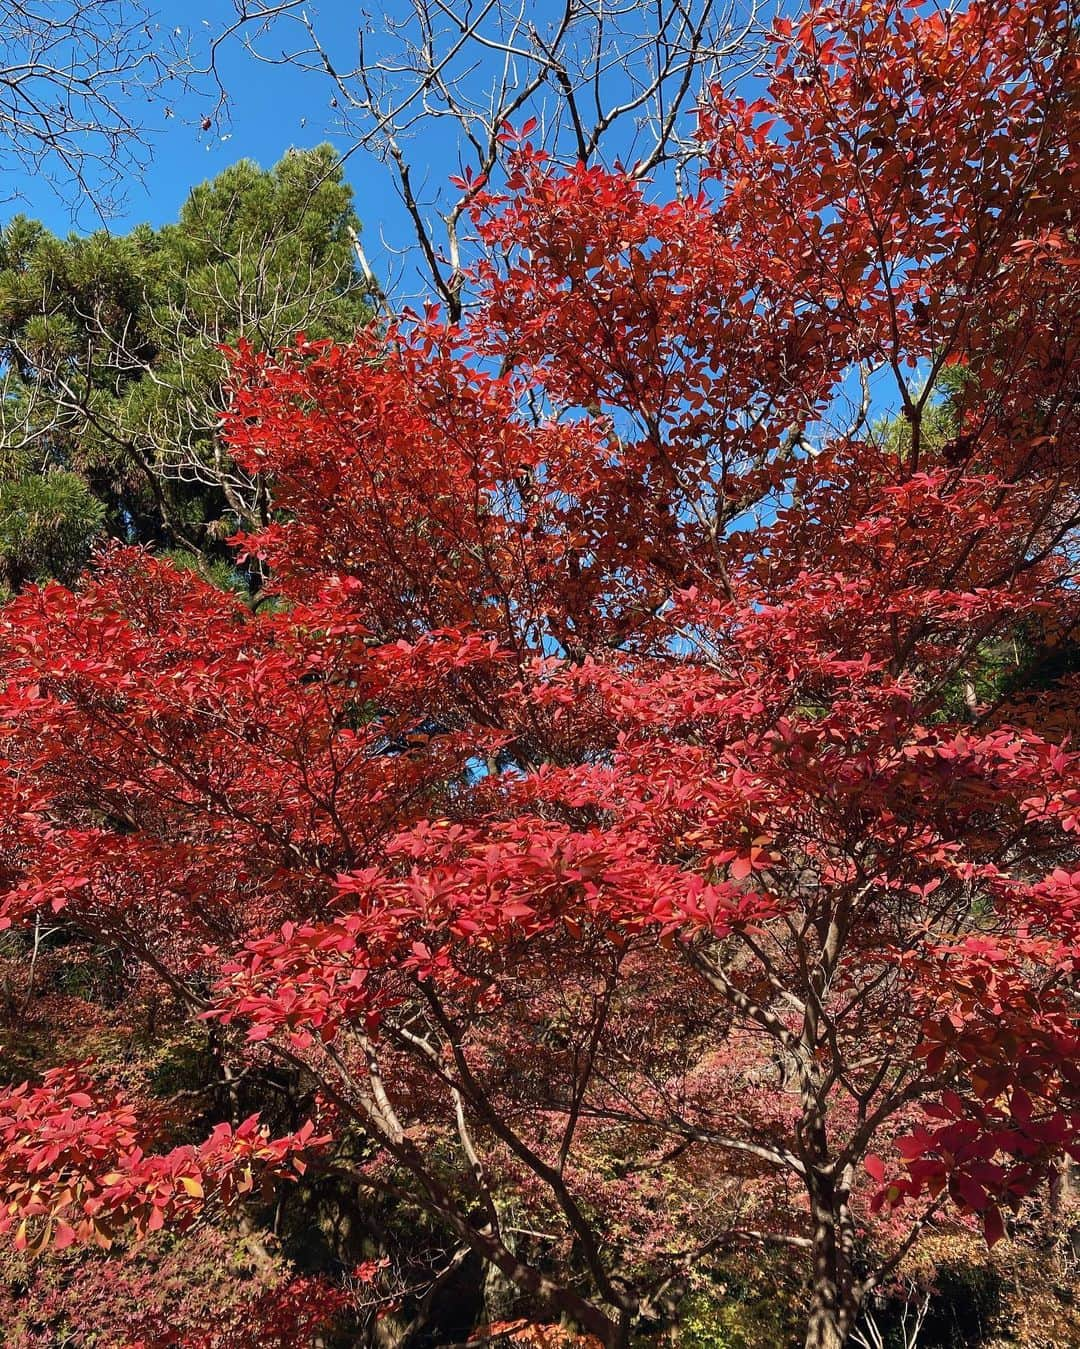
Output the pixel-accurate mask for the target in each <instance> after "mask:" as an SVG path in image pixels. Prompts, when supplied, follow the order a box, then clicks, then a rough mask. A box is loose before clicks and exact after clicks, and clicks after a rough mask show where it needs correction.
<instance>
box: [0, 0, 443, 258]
mask: <svg viewBox="0 0 1080 1349" xmlns="http://www.w3.org/2000/svg"><path fill="white" fill-rule="evenodd" d="M359 9H360V7H359V5H357V4H355V3H353V0H325V2H324V3H323V5H322V6H321V8H320V10H319V27H320V32H321V33H322V34H324V35H325V36H326V38H327V40H328V41H329V42H333V43H334V44H335V46H336V47H337V48H338V49H339V50H341V51H342V52H343V54H344V53H346V52H348V53H350V54H351V53H352V52H354V51H355V30H356V16H357V14H358V12H359ZM231 15H232V6H231V4H230V3H229V0H196V3H195V4H194V5H192V4H181V3H177V0H165V3H163V4H161V5H160V6H159V23H160V25H161V28H162V30H163V36H164V35H167V36H169V37H171V36H172V35H173V34H174V31H175V29H177V28H182V29H184V30H186V31H188V32H190V34H191V37H192V39H193V40H194V42H195V43H196V44H197V48H196V49H198V44H202V43H205V41H206V38H207V35H208V33H209V32H211V31H213V29H215V28H217V27H218V26H220V25H223V24H224V23H225V22H227V20H228V19H229V17H230V16H231ZM220 69H221V74H222V76H223V81H224V84H225V85H226V87H227V89H228V91H229V94H230V107H229V116H228V121H227V123H223V124H222V125H221V126H220V127H215V128H213V129H212V130H211V131H209V132H203V131H202V130H201V129H200V127H199V121H200V118H201V117H202V116H203V115H204V114H205V113H206V112H207V111H208V110H209V109H210V108H211V107H212V104H213V99H212V97H211V96H210V94H209V93H204V94H203V95H202V96H200V95H199V94H197V93H194V92H192V93H188V94H183V93H181V92H180V91H179V90H177V91H175V96H172V97H169V98H168V100H167V102H162V103H160V104H157V103H152V104H146V103H145V102H144V106H143V107H141V108H140V106H139V102H138V101H135V100H133V101H132V103H131V105H130V107H131V111H132V114H133V115H134V116H135V117H137V118H139V119H140V120H141V121H142V122H143V124H144V125H145V127H146V129H147V139H148V141H149V143H150V146H151V148H152V153H153V159H152V162H151V163H150V165H149V168H148V170H147V171H146V172H145V174H144V175H143V179H142V181H141V182H138V181H134V180H133V181H131V182H130V183H129V185H128V188H127V192H126V197H127V202H126V206H125V208H124V209H123V210H122V211H120V212H119V213H117V214H114V215H113V216H111V217H110V220H109V227H110V228H111V229H113V230H116V231H118V232H123V231H126V230H127V229H129V228H130V227H131V226H133V225H135V224H137V223H139V222H142V221H146V222H149V223H150V224H152V225H161V224H164V223H166V222H167V221H170V220H174V219H175V218H176V216H177V213H178V212H179V209H180V206H181V203H182V202H183V200H184V198H185V197H186V196H187V193H188V191H189V190H190V188H191V187H192V186H194V185H195V184H196V183H199V182H202V181H203V180H204V179H206V178H210V177H213V176H214V175H215V174H217V173H220V172H221V170H222V169H224V168H226V167H227V166H228V165H229V164H232V163H234V162H235V161H236V160H237V159H241V158H244V157H248V158H252V159H255V160H257V161H258V162H259V163H260V164H261V165H263V167H269V166H270V165H272V164H274V163H276V162H277V160H279V159H280V158H281V156H282V155H283V154H284V153H285V152H286V151H287V150H288V149H289V148H290V146H295V147H298V148H306V147H309V146H313V145H317V144H319V143H320V142H322V141H330V142H331V143H334V144H336V145H337V146H338V148H339V149H341V150H345V149H347V148H348V142H347V141H345V140H342V139H341V138H340V137H335V136H334V135H333V134H328V131H330V125H331V112H330V109H329V107H328V99H329V91H328V88H327V86H326V84H325V82H324V81H323V80H322V79H320V78H318V77H317V76H315V75H314V74H311V73H307V72H304V71H301V70H297V69H295V68H293V67H291V66H289V65H280V66H269V65H263V64H259V63H256V62H254V61H253V60H252V58H251V57H250V56H248V55H247V54H246V53H245V52H244V51H243V50H242V49H241V48H240V47H239V45H238V44H236V43H235V42H234V43H231V44H229V45H227V46H224V47H223V48H222V49H221V53H220ZM140 101H141V100H140ZM167 106H168V107H169V108H170V109H171V111H172V114H173V115H172V116H171V117H166V113H165V108H166V107H167ZM447 172H452V169H451V168H450V167H448V168H447ZM347 174H348V178H349V181H350V182H351V184H352V186H353V189H354V191H355V194H356V204H357V210H358V213H359V214H360V216H361V219H362V220H363V221H364V224H365V240H366V241H367V242H369V243H370V245H371V247H372V250H373V251H374V249H375V245H376V243H377V240H378V237H379V232H380V229H385V230H386V231H387V232H388V233H389V234H390V235H391V236H392V237H393V238H394V239H395V240H399V239H401V231H402V230H403V229H404V228H405V227H406V222H405V220H404V218H403V216H402V212H401V208H400V206H399V204H398V202H397V199H396V197H395V195H394V192H393V188H392V184H391V180H390V178H389V176H388V175H387V173H386V172H385V171H384V170H383V169H382V167H381V166H380V165H379V164H377V163H376V162H374V161H373V160H372V159H370V158H369V157H367V156H364V155H355V156H353V157H352V159H351V160H350V161H349V164H348V170H347ZM6 186H7V188H8V190H9V191H11V192H13V193H16V194H17V195H18V198H19V199H18V200H17V201H12V202H10V203H5V204H4V205H3V206H2V207H0V220H6V219H8V218H10V216H11V215H13V214H15V213H16V212H18V211H22V212H24V213H25V214H28V215H32V216H35V217H37V218H39V219H41V220H43V221H44V222H45V223H46V224H47V225H48V226H49V228H50V229H52V230H54V231H56V232H58V233H66V232H67V231H68V230H70V229H72V228H77V229H79V231H80V232H83V231H85V230H88V229H90V228H92V227H93V226H94V225H95V224H96V223H97V222H95V220H94V219H93V217H92V215H89V214H88V213H87V212H86V211H83V212H82V213H81V214H79V216H78V217H77V218H75V219H73V215H72V210H71V206H70V204H69V203H67V202H65V201H63V200H60V199H59V198H58V197H57V195H56V193H55V192H54V191H53V190H52V189H51V188H50V186H49V184H48V183H47V182H46V181H45V180H44V179H43V178H41V177H37V176H34V175H30V174H26V173H21V172H14V173H10V172H9V173H8V175H7V183H6Z"/></svg>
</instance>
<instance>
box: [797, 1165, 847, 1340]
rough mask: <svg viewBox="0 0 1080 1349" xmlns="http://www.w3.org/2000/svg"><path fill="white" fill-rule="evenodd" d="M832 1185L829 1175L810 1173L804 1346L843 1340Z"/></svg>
mask: <svg viewBox="0 0 1080 1349" xmlns="http://www.w3.org/2000/svg"><path fill="white" fill-rule="evenodd" d="M834 1199H835V1187H834V1185H833V1182H832V1178H831V1176H830V1177H826V1176H823V1175H821V1174H820V1173H819V1174H817V1175H813V1176H812V1178H811V1185H810V1213H811V1217H812V1219H813V1223H814V1236H813V1241H814V1246H813V1262H814V1265H813V1292H812V1295H811V1300H810V1316H809V1318H808V1320H807V1324H806V1349H843V1345H844V1343H845V1341H846V1340H847V1334H848V1329H849V1328H850V1327H849V1326H848V1325H846V1324H845V1321H846V1318H845V1317H844V1316H843V1313H842V1297H841V1287H840V1284H841V1274H840V1266H841V1252H840V1247H839V1243H838V1242H837V1233H836V1212H835V1206H834Z"/></svg>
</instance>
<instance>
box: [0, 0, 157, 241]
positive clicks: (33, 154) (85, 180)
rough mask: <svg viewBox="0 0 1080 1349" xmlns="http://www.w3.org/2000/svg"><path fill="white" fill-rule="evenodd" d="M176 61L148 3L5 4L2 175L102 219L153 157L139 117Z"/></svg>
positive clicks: (50, 0) (46, 0)
mask: <svg viewBox="0 0 1080 1349" xmlns="http://www.w3.org/2000/svg"><path fill="white" fill-rule="evenodd" d="M175 55H176V53H175V52H173V51H172V50H171V48H170V44H169V39H168V37H167V36H165V35H163V33H162V30H161V29H160V27H159V25H157V23H156V22H155V21H154V18H153V14H152V11H151V10H150V9H149V8H147V7H146V6H145V5H144V4H143V3H142V0H0V170H3V171H4V173H5V175H6V178H7V180H8V181H10V179H11V174H12V172H13V170H16V169H21V170H22V171H23V172H24V173H27V174H32V175H35V176H36V177H39V178H40V177H44V178H46V179H47V180H48V181H49V182H50V183H51V184H52V185H53V186H54V187H55V189H56V191H57V192H58V194H59V195H60V196H61V197H62V198H63V199H64V200H65V201H67V202H68V203H69V204H70V205H71V206H72V208H73V209H74V210H75V211H76V213H78V212H79V211H81V210H84V209H89V210H91V211H92V212H93V213H94V214H95V215H96V216H97V217H99V218H105V217H106V216H107V215H108V214H109V213H110V211H111V210H112V209H113V208H114V207H115V206H116V205H117V204H118V201H119V200H120V199H121V198H122V196H123V188H124V185H125V183H126V182H127V181H129V180H130V178H131V177H132V176H133V175H134V174H136V173H137V172H138V171H139V170H140V169H141V168H142V167H144V165H145V163H146V160H147V159H148V157H149V140H148V130H147V127H146V126H145V125H143V124H142V123H141V122H140V121H139V120H138V111H139V110H141V109H142V108H145V107H146V105H147V102H148V101H151V102H152V101H153V100H154V99H155V98H156V97H157V96H159V95H161V96H164V94H165V90H166V87H167V85H168V83H169V81H170V79H171V78H172V76H173V74H174V72H175V70H176V69H177V66H176V64H175V62H174V60H173V59H171V58H172V57H174V56H175ZM13 195H14V194H13Z"/></svg>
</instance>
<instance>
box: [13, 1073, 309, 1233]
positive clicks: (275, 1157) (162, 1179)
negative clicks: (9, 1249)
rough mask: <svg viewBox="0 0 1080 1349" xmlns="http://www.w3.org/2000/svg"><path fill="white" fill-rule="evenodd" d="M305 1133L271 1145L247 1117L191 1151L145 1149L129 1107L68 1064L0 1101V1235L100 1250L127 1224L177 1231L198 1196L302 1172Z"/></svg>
mask: <svg viewBox="0 0 1080 1349" xmlns="http://www.w3.org/2000/svg"><path fill="white" fill-rule="evenodd" d="M313 1134H314V1128H313V1126H311V1125H310V1124H308V1125H305V1126H303V1127H302V1128H301V1129H300V1130H299V1131H298V1132H297V1133H296V1134H294V1135H291V1136H289V1137H285V1138H275V1139H271V1138H269V1137H268V1136H267V1133H266V1131H265V1130H264V1129H261V1128H260V1127H259V1125H258V1121H257V1120H256V1119H255V1118H254V1117H252V1118H251V1119H248V1120H245V1121H244V1122H243V1123H242V1124H240V1125H238V1126H237V1127H236V1128H233V1127H232V1126H230V1125H228V1124H219V1125H218V1126H217V1127H216V1128H215V1130H214V1131H213V1133H212V1134H211V1136H210V1137H209V1138H208V1139H207V1140H206V1142H204V1143H202V1144H200V1145H199V1146H198V1147H190V1146H185V1147H177V1148H173V1149H172V1150H171V1151H169V1152H166V1153H159V1154H154V1153H147V1152H146V1151H145V1148H146V1146H147V1144H148V1141H149V1140H148V1137H147V1123H146V1121H145V1119H140V1117H139V1114H138V1112H137V1110H136V1108H135V1106H134V1105H133V1104H131V1103H129V1102H127V1101H125V1100H123V1099H121V1098H120V1097H118V1096H111V1097H110V1096H104V1095H102V1093H101V1091H100V1089H99V1088H97V1087H96V1086H95V1085H94V1083H93V1081H92V1080H91V1079H89V1078H88V1077H87V1075H86V1073H85V1071H82V1070H80V1069H78V1068H60V1069H54V1070H52V1071H50V1072H48V1073H46V1074H45V1077H44V1079H43V1081H42V1083H41V1085H40V1086H38V1087H31V1086H29V1085H28V1084H27V1083H22V1084H21V1085H20V1086H16V1087H13V1088H10V1089H8V1090H7V1091H5V1092H4V1093H3V1094H2V1096H0V1143H2V1145H3V1146H2V1148H0V1194H2V1195H3V1209H2V1210H0V1233H5V1234H6V1233H9V1232H14V1243H15V1246H16V1249H19V1250H23V1249H26V1248H27V1247H30V1246H32V1247H34V1248H35V1249H41V1248H42V1247H44V1246H46V1245H49V1244H50V1243H51V1244H52V1245H53V1246H54V1247H56V1248H57V1249H60V1250H62V1249H64V1248H65V1247H67V1246H70V1245H71V1244H72V1243H73V1242H76V1241H92V1242H94V1243H96V1244H97V1245H99V1246H103V1247H106V1248H108V1247H109V1246H110V1245H111V1244H112V1241H113V1238H114V1236H115V1234H116V1232H117V1231H118V1230H122V1229H124V1228H126V1227H128V1226H131V1227H134V1228H135V1230H136V1231H139V1232H143V1231H145V1232H155V1231H159V1230H160V1229H161V1228H163V1227H164V1226H165V1225H166V1223H168V1224H170V1225H174V1226H177V1227H180V1228H183V1227H185V1226H187V1225H189V1224H190V1223H191V1222H192V1221H193V1220H194V1218H195V1217H196V1216H197V1215H198V1214H199V1213H200V1211H201V1210H202V1208H203V1206H204V1204H205V1202H206V1199H207V1195H208V1192H209V1193H210V1195H212V1196H213V1197H214V1198H217V1199H219V1200H220V1201H221V1202H223V1203H226V1204H227V1203H229V1202H230V1201H231V1200H232V1198H233V1197H234V1196H235V1195H236V1194H244V1193H247V1192H249V1191H251V1190H252V1188H253V1187H254V1185H255V1183H256V1175H257V1173H260V1172H261V1173H262V1174H263V1175H267V1174H271V1175H278V1176H285V1175H287V1174H289V1173H292V1174H294V1175H295V1174H299V1173H302V1171H303V1169H304V1162H303V1160H302V1158H301V1156H300V1154H301V1153H302V1152H303V1151H304V1150H305V1149H306V1148H308V1147H309V1146H311V1145H312V1143H313V1142H316V1141H318V1140H313Z"/></svg>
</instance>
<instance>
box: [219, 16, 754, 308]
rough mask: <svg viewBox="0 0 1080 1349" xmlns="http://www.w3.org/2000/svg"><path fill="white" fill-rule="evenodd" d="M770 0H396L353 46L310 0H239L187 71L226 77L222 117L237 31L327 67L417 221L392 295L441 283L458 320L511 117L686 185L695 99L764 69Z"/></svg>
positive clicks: (266, 49) (554, 152) (259, 47)
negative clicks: (471, 218)
mask: <svg viewBox="0 0 1080 1349" xmlns="http://www.w3.org/2000/svg"><path fill="white" fill-rule="evenodd" d="M767 2H768V0H552V3H551V4H545V5H537V4H535V3H534V2H533V0H390V3H388V4H387V6H386V7H385V10H384V12H383V14H382V15H381V16H380V18H379V19H378V20H376V19H375V18H374V17H373V16H372V15H370V14H368V13H366V12H365V11H363V10H361V18H360V21H359V23H358V26H357V29H356V33H355V47H354V48H353V49H352V50H348V51H346V50H342V49H340V44H339V43H338V42H336V41H331V38H330V35H329V25H325V26H324V24H323V21H322V20H320V18H319V16H318V14H317V13H316V11H315V9H314V8H313V7H312V5H310V4H309V3H307V0H233V5H234V10H235V16H234V20H233V22H232V23H230V24H229V25H228V26H227V28H226V29H224V30H223V31H221V32H219V33H218V34H216V36H214V38H213V39H212V41H211V45H210V49H209V52H208V54H207V56H206V60H205V64H204V65H203V66H202V68H201V69H200V70H199V71H193V74H197V75H201V76H204V77H205V76H210V77H211V78H212V79H215V80H216V81H217V88H218V94H219V105H218V112H219V114H220V115H224V114H225V113H226V111H227V105H228V101H229V98H230V91H229V90H228V88H227V87H226V83H225V81H224V80H223V79H222V78H221V77H220V75H219V69H220V67H219V58H220V55H221V53H222V52H223V51H224V50H226V47H227V44H229V43H230V42H237V41H239V42H242V43H243V44H244V45H245V46H246V47H247V49H248V51H249V52H250V54H251V55H252V56H253V57H254V58H255V59H257V60H259V61H263V62H269V63H272V64H289V65H292V66H294V67H298V68H300V69H303V70H306V71H309V72H311V73H312V74H313V75H317V76H318V77H319V78H321V80H322V81H323V82H324V94H325V98H326V101H327V103H328V105H329V121H330V123H331V124H332V127H333V130H334V131H335V132H336V134H337V136H338V138H339V139H340V140H341V141H342V142H343V143H344V144H345V145H346V146H347V147H348V148H347V150H346V151H345V153H346V155H350V154H352V153H354V152H355V151H358V150H359V151H367V152H369V153H371V154H373V155H374V156H375V157H376V158H377V159H378V160H379V161H381V162H382V163H383V164H384V165H385V166H386V167H387V168H388V169H389V170H390V172H391V173H392V175H393V178H394V182H395V186H396V189H397V192H398V194H399V196H400V198H401V201H402V203H403V205H404V208H405V210H406V212H407V214H408V218H409V220H410V221H411V224H412V229H413V232H414V235H415V238H414V239H413V240H411V241H410V243H409V244H408V253H409V257H410V260H411V261H414V262H415V263H416V269H417V270H418V271H419V274H420V281H419V284H417V281H416V277H415V274H414V273H413V274H410V271H407V270H406V268H405V265H404V264H403V263H402V261H401V259H402V257H403V256H404V253H405V249H403V248H401V247H400V246H398V247H394V246H393V244H391V245H390V250H391V252H392V253H393V254H394V255H395V257H396V258H397V265H396V268H395V270H396V271H397V272H398V273H399V274H398V275H397V276H395V277H393V278H391V279H389V280H388V282H387V290H388V292H389V293H390V294H391V295H394V296H397V297H399V298H401V297H403V296H405V295H408V294H409V293H410V291H411V292H416V291H419V292H426V293H428V294H431V293H432V290H433V291H434V293H435V294H436V295H437V296H438V297H439V298H440V299H441V301H442V302H443V303H444V305H445V307H446V310H447V312H448V314H449V315H450V317H451V318H457V317H459V316H460V314H461V312H462V308H463V306H464V304H465V303H466V300H467V297H466V295H465V284H466V277H465V269H466V268H467V265H468V261H469V256H470V249H469V243H470V240H469V237H468V232H467V219H468V208H469V204H470V202H471V200H472V198H473V197H474V195H475V193H476V191H477V190H478V188H477V180H478V179H481V178H485V177H486V178H487V180H488V182H489V183H491V182H494V183H496V184H497V183H498V181H499V177H500V174H501V173H502V171H503V169H504V167H505V156H506V148H507V147H506V146H505V144H504V143H503V141H502V140H501V139H500V132H501V131H502V130H503V128H504V127H505V126H506V124H507V123H510V124H511V125H513V126H515V127H520V126H521V125H522V124H523V123H526V122H528V121H530V120H532V119H535V121H536V130H535V133H534V135H533V139H534V140H535V141H536V142H538V143H542V144H543V146H544V148H545V149H546V150H547V151H548V153H549V154H550V155H551V156H552V157H553V158H554V159H555V160H556V161H558V162H562V163H573V162H575V161H584V162H586V163H594V162H600V163H605V164H609V165H610V164H613V163H615V162H616V161H617V162H619V163H621V164H623V165H625V166H627V167H629V168H630V169H631V171H632V172H633V173H634V174H635V175H636V176H637V177H639V178H646V177H649V176H655V175H657V174H659V173H661V172H666V173H667V174H668V175H669V185H672V186H673V187H674V190H675V191H676V192H678V191H681V190H684V189H685V187H686V185H687V182H688V176H689V172H690V169H691V166H692V164H693V161H694V159H695V157H696V155H697V153H698V145H697V142H696V140H695V136H694V130H695V126H694V117H693V109H694V105H695V103H696V102H697V100H698V99H699V98H700V96H701V94H702V92H703V91H704V90H705V89H707V87H708V86H709V84H710V83H711V82H713V81H714V80H716V79H718V78H720V77H723V78H724V79H725V80H726V81H727V82H729V83H730V81H731V80H732V79H734V78H738V76H739V75H743V74H746V73H748V72H749V71H750V70H752V69H753V68H754V66H755V64H756V62H757V61H758V60H759V58H760V54H761V42H760V36H761V33H762V31H763V25H764V20H765V17H766V16H765V14H764V6H765V4H766V3H767ZM451 175H454V176H457V177H459V178H462V179H464V180H465V182H466V184H467V185H466V186H464V187H460V186H458V187H454V186H453V185H451V183H450V177H451ZM362 265H365V266H366V260H365V259H362Z"/></svg>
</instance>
